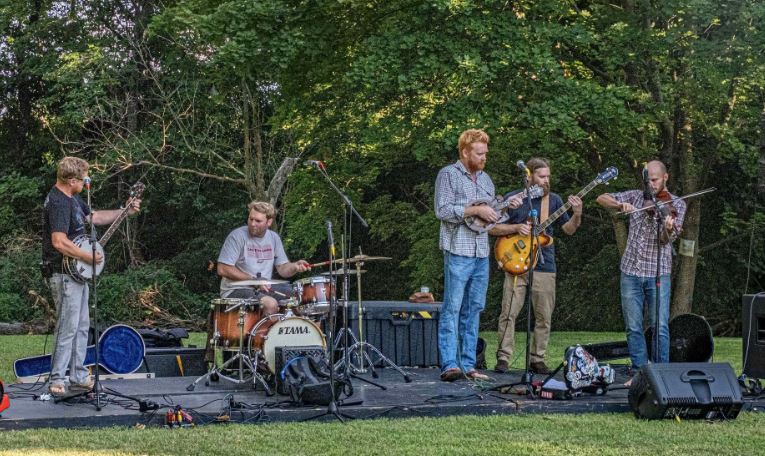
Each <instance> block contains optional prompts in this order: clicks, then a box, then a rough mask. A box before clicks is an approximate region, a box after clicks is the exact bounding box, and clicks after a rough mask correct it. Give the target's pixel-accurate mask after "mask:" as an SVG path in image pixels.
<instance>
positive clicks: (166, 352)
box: [138, 347, 207, 377]
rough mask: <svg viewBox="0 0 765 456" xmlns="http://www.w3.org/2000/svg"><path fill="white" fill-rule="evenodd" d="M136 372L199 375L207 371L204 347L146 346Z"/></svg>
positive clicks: (178, 375)
mask: <svg viewBox="0 0 765 456" xmlns="http://www.w3.org/2000/svg"><path fill="white" fill-rule="evenodd" d="M138 372H153V373H154V376H155V377H199V376H200V375H204V374H205V373H207V363H206V362H205V349H204V348H194V347H167V348H147V349H146V356H145V357H144V363H143V364H142V365H141V367H140V368H139V369H138Z"/></svg>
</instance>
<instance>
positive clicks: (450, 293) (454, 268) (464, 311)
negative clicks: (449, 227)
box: [438, 252, 489, 372]
mask: <svg viewBox="0 0 765 456" xmlns="http://www.w3.org/2000/svg"><path fill="white" fill-rule="evenodd" d="M488 286H489V258H488V257H486V258H475V257H466V256H460V255H455V254H453V253H450V252H444V303H443V305H442V306H441V314H440V316H439V318H438V349H439V351H440V358H441V372H443V371H445V370H447V369H452V368H455V367H459V368H460V369H462V370H463V371H464V372H469V371H471V370H473V369H474V368H475V350H476V343H477V342H478V322H479V317H480V314H481V311H482V310H483V308H484V307H485V306H486V289H487V288H488Z"/></svg>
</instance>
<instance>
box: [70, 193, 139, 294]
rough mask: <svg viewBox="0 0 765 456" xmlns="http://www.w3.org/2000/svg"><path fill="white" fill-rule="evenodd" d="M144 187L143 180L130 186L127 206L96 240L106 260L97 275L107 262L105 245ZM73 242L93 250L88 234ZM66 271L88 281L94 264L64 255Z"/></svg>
mask: <svg viewBox="0 0 765 456" xmlns="http://www.w3.org/2000/svg"><path fill="white" fill-rule="evenodd" d="M144 188H145V186H144V185H143V184H142V183H141V182H136V183H135V184H133V186H132V187H130V197H129V198H128V200H127V203H126V204H125V208H124V209H123V210H122V212H120V214H119V215H118V216H117V218H116V219H115V220H114V222H112V224H111V225H110V226H109V229H107V230H106V232H105V233H104V235H103V236H101V239H99V240H98V241H96V252H98V253H100V254H101V257H102V258H103V259H104V261H102V262H101V263H99V264H97V265H96V277H98V276H99V275H100V274H101V271H103V270H104V265H105V264H106V255H105V253H104V246H105V245H106V243H107V242H108V241H109V239H110V238H111V237H112V235H113V234H114V233H115V232H116V231H117V228H118V227H119V225H120V223H122V221H123V220H125V218H127V216H128V211H129V210H130V207H131V206H132V205H133V201H135V200H137V199H141V195H143V191H144ZM72 243H74V245H76V246H77V247H78V248H80V249H82V250H85V251H87V252H92V251H93V243H91V242H90V237H89V236H88V235H86V234H81V235H79V236H77V237H76V238H74V239H73V240H72ZM64 272H65V273H67V274H69V275H70V276H72V278H73V279H74V280H76V281H78V282H86V281H88V280H90V279H92V278H93V265H91V264H90V263H86V262H84V261H82V260H80V259H78V258H72V257H64Z"/></svg>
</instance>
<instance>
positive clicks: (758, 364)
mask: <svg viewBox="0 0 765 456" xmlns="http://www.w3.org/2000/svg"><path fill="white" fill-rule="evenodd" d="M741 304H742V306H741V308H742V312H741V321H742V328H741V338H742V341H741V348H742V351H743V366H744V374H746V375H747V376H749V377H753V378H765V293H760V294H756V295H744V296H743V297H742V299H741Z"/></svg>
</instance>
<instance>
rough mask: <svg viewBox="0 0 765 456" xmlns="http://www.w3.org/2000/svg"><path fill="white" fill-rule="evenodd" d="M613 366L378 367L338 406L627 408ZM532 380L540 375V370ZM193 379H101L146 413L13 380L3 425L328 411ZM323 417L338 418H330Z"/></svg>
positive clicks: (302, 415) (293, 417)
mask: <svg viewBox="0 0 765 456" xmlns="http://www.w3.org/2000/svg"><path fill="white" fill-rule="evenodd" d="M615 369H616V372H617V378H616V382H615V383H614V385H612V389H610V390H608V391H607V393H606V394H604V395H600V396H596V395H588V394H585V395H582V396H579V397H574V398H572V399H568V400H551V399H531V398H529V397H527V396H525V395H518V394H512V393H504V394H503V393H500V392H499V391H492V390H491V388H492V387H495V386H498V385H503V384H508V383H512V382H515V381H518V380H519V379H520V378H521V372H511V373H508V374H497V373H494V372H487V374H489V375H490V376H491V377H492V381H491V382H478V383H475V382H471V381H467V380H460V381H456V382H454V383H445V382H442V381H440V380H439V371H438V369H434V368H431V369H428V368H408V369H405V370H406V371H407V372H408V373H409V374H410V376H411V379H412V382H411V383H406V382H405V381H404V379H403V378H402V376H401V375H400V374H398V373H397V372H396V371H394V370H392V369H378V371H377V372H378V373H379V375H380V378H378V379H373V378H372V376H371V375H370V374H369V373H367V374H364V376H363V378H368V379H370V380H373V381H375V382H378V383H379V384H381V385H383V386H385V387H386V388H387V389H386V390H382V389H380V388H378V387H376V386H372V385H369V384H367V383H364V382H362V381H361V380H358V379H354V380H353V382H352V384H353V389H354V393H353V396H352V397H350V398H344V399H343V402H344V403H345V404H341V407H340V410H341V412H342V413H344V414H347V415H349V416H352V417H354V418H359V419H371V418H377V417H396V418H400V417H415V416H416V417H423V416H426V417H435V416H448V415H466V414H472V415H489V414H499V413H501V414H514V413H586V412H629V411H630V408H629V405H628V403H627V390H626V389H625V388H623V387H622V386H621V385H622V383H623V382H624V381H626V376H625V373H626V369H625V368H624V367H618V366H617V367H615ZM558 377H559V378H560V377H561V374H559V375H558ZM535 379H539V380H542V378H541V377H538V376H537V377H535ZM193 380H194V378H193V377H170V378H156V379H140V380H138V379H130V380H104V381H102V385H103V386H104V388H105V389H106V392H107V393H108V392H109V390H111V391H114V392H118V393H119V394H121V395H124V396H132V397H134V398H137V399H140V400H142V401H146V402H147V403H149V401H150V402H152V403H156V404H159V405H160V407H159V409H158V410H156V411H147V412H141V411H139V405H138V403H136V402H134V401H132V400H128V399H124V398H120V397H117V396H114V395H108V396H107V397H106V399H107V401H108V402H106V404H105V406H104V407H103V408H102V409H101V411H100V412H98V411H96V409H95V407H94V405H93V404H91V403H87V402H78V401H79V400H70V401H65V402H60V403H58V404H55V403H54V402H53V401H52V400H49V401H41V400H39V399H38V398H36V397H34V396H33V395H35V394H36V395H39V394H40V393H41V392H44V391H45V390H44V388H43V387H42V386H33V385H24V384H16V385H8V388H7V390H8V391H7V392H8V393H10V396H11V407H10V408H9V409H7V410H5V411H4V412H3V414H2V418H0V429H29V428H41V427H80V426H134V425H136V424H144V425H146V426H160V425H163V424H164V417H165V413H166V411H167V410H168V408H171V407H174V406H176V405H180V406H181V407H182V408H183V409H185V410H187V411H190V413H191V415H192V416H193V417H194V421H195V424H197V425H200V424H207V423H212V422H216V421H218V420H219V418H218V417H220V416H223V415H225V416H228V417H229V418H230V421H231V422H239V423H243V422H247V423H263V422H285V421H301V420H305V419H308V418H311V417H313V416H315V415H318V414H321V413H323V412H325V411H326V410H327V407H324V406H310V407H307V406H303V407H298V406H294V405H292V404H290V403H289V402H287V399H288V398H287V397H286V396H280V395H274V396H270V397H268V396H266V395H265V393H264V392H262V391H261V390H260V389H258V390H257V391H254V390H253V388H252V386H251V385H232V384H231V383H228V382H226V381H225V380H221V381H220V382H217V383H211V384H210V386H205V385H204V384H203V383H200V384H199V385H197V387H196V390H195V391H192V392H189V391H187V390H186V387H187V386H188V385H189V384H190V383H191V382H192V381H193ZM32 388H37V389H36V390H33V389H32ZM102 402H104V401H103V400H102ZM232 405H233V406H232ZM744 409H745V410H759V411H762V410H765V399H759V401H753V400H746V402H745V407H744ZM224 419H225V418H224ZM321 419H322V420H335V419H336V418H334V417H331V416H329V417H323V418H321Z"/></svg>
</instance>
